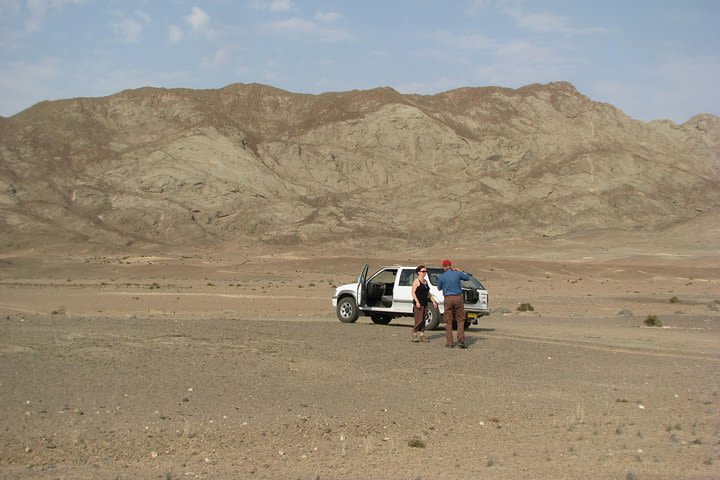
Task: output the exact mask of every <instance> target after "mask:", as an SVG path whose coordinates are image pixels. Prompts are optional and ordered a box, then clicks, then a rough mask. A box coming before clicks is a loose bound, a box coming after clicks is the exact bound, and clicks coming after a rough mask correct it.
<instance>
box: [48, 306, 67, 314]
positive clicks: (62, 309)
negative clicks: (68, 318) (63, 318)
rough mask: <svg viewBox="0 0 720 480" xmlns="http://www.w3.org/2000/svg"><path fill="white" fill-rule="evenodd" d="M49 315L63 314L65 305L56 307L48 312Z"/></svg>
mask: <svg viewBox="0 0 720 480" xmlns="http://www.w3.org/2000/svg"><path fill="white" fill-rule="evenodd" d="M50 315H65V307H58V308H56V309H55V310H53V311H51V312H50Z"/></svg>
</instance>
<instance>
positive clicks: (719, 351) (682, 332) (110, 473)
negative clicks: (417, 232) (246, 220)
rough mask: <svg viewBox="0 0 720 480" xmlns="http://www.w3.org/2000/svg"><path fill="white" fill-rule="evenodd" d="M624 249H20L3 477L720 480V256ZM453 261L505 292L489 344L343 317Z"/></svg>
mask: <svg viewBox="0 0 720 480" xmlns="http://www.w3.org/2000/svg"><path fill="white" fill-rule="evenodd" d="M608 245H610V243H608V242H606V241H605V240H596V241H595V243H593V240H592V238H591V237H588V238H582V239H575V240H572V241H565V242H564V243H563V242H558V241H555V240H544V239H540V240H537V241H536V242H530V241H521V240H517V241H514V242H505V243H503V244H496V245H487V246H484V247H483V248H482V249H480V248H477V249H472V248H459V247H455V248H450V247H447V248H444V249H434V250H426V251H419V250H418V251H402V252H393V253H392V254H389V253H387V252H381V253H378V252H362V251H357V250H356V251H340V250H335V249H331V248H322V249H320V248H316V249H313V248H307V247H306V248H289V247H287V248H273V249H267V248H262V247H260V246H256V247H243V248H240V247H236V248H218V249H216V250H213V251H210V250H207V249H206V250H200V249H197V250H191V251H175V252H173V253H168V251H163V252H160V251H146V252H142V251H140V252H138V251H127V252H122V251H115V252H112V253H107V252H103V253H98V252H97V251H91V250H86V251H78V250H77V249H74V248H72V247H68V248H67V249H65V250H63V251H57V250H56V251H52V252H49V251H40V250H37V249H28V250H17V251H14V252H9V253H5V254H3V255H2V257H1V258H0V313H1V317H0V325H1V327H0V408H2V419H3V422H2V427H1V428H0V477H1V478H5V479H18V480H20V479H23V480H24V479H61V478H62V479H96V478H108V479H136V478H148V479H150V478H157V479H184V478H205V479H218V478H219V479H256V478H257V479H271V478H288V479H366V478H388V479H457V478H489V479H528V478H534V479H546V478H547V479H551V478H552V479H561V478H567V479H578V478H596V479H627V480H631V479H635V480H643V479H668V480H669V479H679V478H683V479H712V478H718V476H720V449H719V446H720V395H719V392H720V383H719V382H718V380H719V378H720V376H719V374H720V312H719V309H720V255H718V252H717V251H715V250H713V249H712V248H708V245H704V246H703V248H701V249H692V248H690V249H673V248H664V247H660V246H659V245H658V244H656V243H654V242H651V241H644V242H635V243H633V242H627V241H619V242H615V244H614V246H612V245H610V246H608ZM445 257H450V258H452V259H453V260H454V262H455V263H456V264H457V265H458V266H460V267H461V268H463V269H465V270H468V271H471V272H473V273H474V274H475V275H476V276H477V277H478V278H480V279H481V280H482V281H483V283H484V284H485V286H486V287H487V289H488V291H489V292H490V304H491V307H492V314H491V315H490V316H488V317H484V318H482V319H481V320H480V322H479V324H478V325H476V326H473V327H472V328H471V329H470V330H469V332H468V338H469V348H468V349H467V350H460V349H457V348H455V349H446V348H444V343H445V342H444V337H443V335H444V332H443V331H441V330H437V331H432V332H429V337H430V342H429V343H423V344H415V343H411V342H410V332H411V321H410V319H395V320H393V321H392V322H391V323H390V324H389V325H375V324H373V323H372V322H371V321H370V320H369V318H367V317H360V319H359V320H358V321H357V322H356V323H353V324H343V323H341V322H339V321H338V320H337V318H336V316H335V312H334V311H333V308H332V305H331V297H332V293H333V289H334V287H335V286H337V285H340V284H344V283H349V282H352V281H354V279H355V277H356V276H357V274H358V273H359V271H360V269H361V268H362V266H363V264H364V263H369V264H370V269H371V271H375V269H377V268H379V267H381V266H383V265H387V264H397V263H399V264H406V263H409V264H411V265H414V264H419V263H424V264H428V265H435V264H439V263H440V261H441V259H442V258H445ZM523 303H528V304H530V305H531V306H532V307H533V310H532V311H518V306H519V305H521V304H523ZM651 315H654V316H655V318H656V319H657V322H656V323H655V325H647V324H646V323H651V322H648V321H647V320H648V317H649V316H651Z"/></svg>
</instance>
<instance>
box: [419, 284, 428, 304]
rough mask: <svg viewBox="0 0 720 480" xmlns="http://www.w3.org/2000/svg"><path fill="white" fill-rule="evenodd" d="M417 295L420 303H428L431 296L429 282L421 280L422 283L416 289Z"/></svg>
mask: <svg viewBox="0 0 720 480" xmlns="http://www.w3.org/2000/svg"><path fill="white" fill-rule="evenodd" d="M415 296H416V297H417V299H418V300H419V301H420V305H423V306H425V305H427V303H428V300H429V297H430V287H429V286H428V284H427V282H425V283H423V282H420V284H419V285H418V286H417V288H416V289H415Z"/></svg>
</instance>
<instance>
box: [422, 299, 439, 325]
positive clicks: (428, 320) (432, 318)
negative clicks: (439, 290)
mask: <svg viewBox="0 0 720 480" xmlns="http://www.w3.org/2000/svg"><path fill="white" fill-rule="evenodd" d="M438 325H440V311H439V310H438V309H437V307H435V305H428V307H427V311H426V312H425V330H435V329H436V328H437V327H438Z"/></svg>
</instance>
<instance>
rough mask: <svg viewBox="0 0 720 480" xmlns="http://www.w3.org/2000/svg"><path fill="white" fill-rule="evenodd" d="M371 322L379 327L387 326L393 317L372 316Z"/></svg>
mask: <svg viewBox="0 0 720 480" xmlns="http://www.w3.org/2000/svg"><path fill="white" fill-rule="evenodd" d="M370 320H372V322H373V323H377V324H378V325H387V324H388V323H390V320H392V317H391V316H390V315H370Z"/></svg>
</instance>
